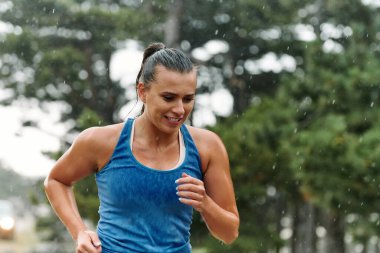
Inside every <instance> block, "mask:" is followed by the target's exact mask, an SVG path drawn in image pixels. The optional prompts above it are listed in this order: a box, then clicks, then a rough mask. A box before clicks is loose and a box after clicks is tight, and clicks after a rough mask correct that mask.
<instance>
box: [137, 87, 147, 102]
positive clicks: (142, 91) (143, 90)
mask: <svg viewBox="0 0 380 253" xmlns="http://www.w3.org/2000/svg"><path fill="white" fill-rule="evenodd" d="M137 94H138V96H139V98H140V99H141V101H142V102H143V103H145V101H146V88H145V85H144V83H142V82H139V83H138V84H137Z"/></svg>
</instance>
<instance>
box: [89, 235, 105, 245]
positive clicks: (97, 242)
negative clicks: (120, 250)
mask: <svg viewBox="0 0 380 253" xmlns="http://www.w3.org/2000/svg"><path fill="white" fill-rule="evenodd" d="M89 235H90V238H91V242H92V244H93V245H94V246H95V247H96V248H98V247H100V246H101V245H102V243H101V242H100V240H99V237H98V235H97V234H96V233H89Z"/></svg>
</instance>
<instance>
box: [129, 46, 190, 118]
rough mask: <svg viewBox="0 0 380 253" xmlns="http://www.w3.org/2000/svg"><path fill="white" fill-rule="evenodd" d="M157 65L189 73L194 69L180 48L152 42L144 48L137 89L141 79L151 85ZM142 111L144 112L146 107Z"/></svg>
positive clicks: (145, 83) (146, 84)
mask: <svg viewBox="0 0 380 253" xmlns="http://www.w3.org/2000/svg"><path fill="white" fill-rule="evenodd" d="M157 66H163V67H165V68H166V69H168V70H172V71H176V72H179V73H189V72H191V71H192V70H193V69H194V65H193V63H192V62H191V60H190V59H189V57H187V56H186V55H185V54H184V53H183V52H181V51H180V50H178V49H175V48H167V47H166V46H165V45H164V44H163V43H160V42H158V43H152V44H150V45H149V46H148V47H147V48H145V50H144V56H143V60H142V63H141V68H140V71H139V73H138V75H137V78H136V89H137V85H138V83H139V82H140V81H141V82H143V83H144V85H145V86H146V87H149V83H150V82H152V81H154V80H155V75H156V67H157ZM142 112H144V107H143V108H142V111H141V113H142Z"/></svg>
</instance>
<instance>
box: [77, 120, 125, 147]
mask: <svg viewBox="0 0 380 253" xmlns="http://www.w3.org/2000/svg"><path fill="white" fill-rule="evenodd" d="M123 125H124V123H118V124H113V125H107V126H102V127H90V128H87V129H85V130H83V131H82V132H81V133H80V134H79V135H78V136H77V137H76V138H75V140H74V142H73V146H84V147H87V148H90V149H93V148H97V147H99V146H102V145H104V144H106V143H108V142H109V141H111V142H112V141H114V140H115V139H118V138H119V135H120V132H121V130H122V128H123Z"/></svg>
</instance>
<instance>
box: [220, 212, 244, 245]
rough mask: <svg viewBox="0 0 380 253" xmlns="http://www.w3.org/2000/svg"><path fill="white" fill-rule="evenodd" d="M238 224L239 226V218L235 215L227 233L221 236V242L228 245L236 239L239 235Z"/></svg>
mask: <svg viewBox="0 0 380 253" xmlns="http://www.w3.org/2000/svg"><path fill="white" fill-rule="evenodd" d="M239 226H240V220H239V217H237V218H236V220H235V221H234V225H233V226H232V227H231V229H230V231H229V233H228V234H226V235H225V237H224V238H223V240H222V241H223V243H225V244H227V245H230V244H232V243H233V242H234V241H236V239H237V238H238V237H239Z"/></svg>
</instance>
